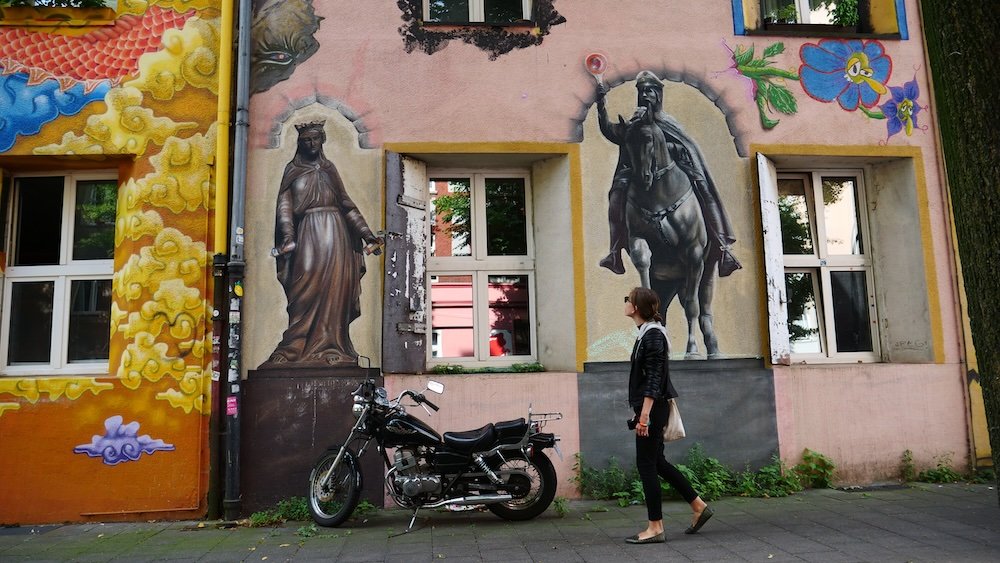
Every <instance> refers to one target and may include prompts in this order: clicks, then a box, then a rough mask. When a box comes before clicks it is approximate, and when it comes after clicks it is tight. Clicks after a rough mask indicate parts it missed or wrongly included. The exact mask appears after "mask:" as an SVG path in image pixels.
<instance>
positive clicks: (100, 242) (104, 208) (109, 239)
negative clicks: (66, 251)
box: [73, 180, 118, 260]
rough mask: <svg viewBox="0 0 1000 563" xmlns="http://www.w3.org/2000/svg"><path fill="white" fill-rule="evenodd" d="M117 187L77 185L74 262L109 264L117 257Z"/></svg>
mask: <svg viewBox="0 0 1000 563" xmlns="http://www.w3.org/2000/svg"><path fill="white" fill-rule="evenodd" d="M117 204H118V184H117V183H116V182H114V181H109V180H98V181H87V182H77V184H76V220H75V222H74V224H73V259H74V260H110V259H112V258H114V254H115V207H116V206H117Z"/></svg>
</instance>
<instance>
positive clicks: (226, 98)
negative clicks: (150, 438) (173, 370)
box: [208, 2, 235, 520]
mask: <svg viewBox="0 0 1000 563" xmlns="http://www.w3.org/2000/svg"><path fill="white" fill-rule="evenodd" d="M221 9H222V13H221V14H220V20H221V23H220V24H219V72H218V76H219V93H218V102H217V108H216V117H215V125H216V128H215V133H216V136H215V182H216V183H215V216H214V218H213V219H214V221H215V224H214V232H213V235H212V241H213V242H212V248H213V249H214V250H215V252H216V254H215V255H214V256H213V257H212V258H213V259H212V280H213V289H212V296H213V303H212V384H211V385H212V394H211V397H212V399H213V401H214V402H213V404H212V408H211V410H210V412H211V415H210V416H209V422H208V435H209V439H210V442H209V444H210V445H209V461H208V465H209V473H208V517H209V518H210V519H212V520H215V519H218V518H221V517H222V486H223V481H222V475H223V471H222V468H221V465H222V459H223V458H222V451H223V449H224V443H223V435H224V434H223V429H222V414H221V413H222V407H223V405H224V404H225V402H224V401H222V400H221V395H222V385H221V383H220V377H219V374H220V366H221V364H222V359H223V358H225V357H226V353H225V348H224V347H223V346H222V335H223V333H224V332H225V328H226V323H225V318H224V317H223V315H222V311H225V310H226V284H225V281H226V280H225V271H226V255H225V254H223V251H224V249H225V248H227V247H228V246H229V238H228V236H227V235H228V233H229V223H228V219H229V214H228V212H227V210H228V209H229V186H230V183H229V157H230V153H229V133H230V128H229V120H230V113H231V112H232V107H233V104H232V97H233V93H232V92H233V89H232V78H233V26H234V15H235V10H234V9H233V3H232V2H222V5H221Z"/></svg>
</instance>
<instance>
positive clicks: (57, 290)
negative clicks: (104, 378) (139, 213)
mask: <svg viewBox="0 0 1000 563" xmlns="http://www.w3.org/2000/svg"><path fill="white" fill-rule="evenodd" d="M60 176H61V177H62V178H63V209H62V218H61V223H62V224H61V227H60V228H61V232H60V252H59V264H52V265H43V266H14V265H11V264H13V261H14V256H15V255H16V248H15V245H16V244H17V243H18V241H16V240H15V235H16V232H15V225H16V224H17V222H18V221H19V220H20V218H18V217H17V216H16V213H17V209H18V197H19V192H20V189H19V188H18V186H17V183H18V180H20V179H22V178H32V177H36V178H37V177H60ZM88 180H112V181H114V182H116V183H117V181H118V174H117V172H115V171H95V172H90V171H87V172H65V173H53V172H36V173H24V174H16V175H14V176H13V177H12V178H11V184H10V186H11V190H12V194H11V195H10V197H11V200H10V202H11V205H10V206H9V208H8V217H7V222H6V224H7V225H8V227H7V236H6V237H5V240H6V241H7V248H6V250H7V257H8V258H7V261H8V265H7V266H6V269H5V271H4V273H3V294H2V298H3V302H2V313H3V314H2V325H0V376H5V375H6V376H10V375H17V376H22V375H95V374H107V373H108V372H109V361H108V360H107V359H98V360H86V361H76V362H72V363H71V362H69V361H68V355H69V349H68V342H69V316H70V310H69V309H70V306H71V303H70V291H71V289H72V282H74V281H86V280H110V279H112V277H113V274H114V260H113V259H109V260H74V259H73V258H72V256H71V254H72V249H73V231H74V226H75V220H76V215H75V214H76V193H77V190H76V185H77V183H78V182H81V181H88ZM5 197H6V196H5ZM40 281H52V282H54V291H53V297H52V301H53V310H52V344H51V348H50V350H49V360H50V361H49V362H48V363H32V364H19V365H8V357H9V350H8V348H9V346H10V322H11V319H10V314H11V299H12V294H13V286H14V284H15V283H19V282H40ZM108 337H109V338H110V335H109V336H108Z"/></svg>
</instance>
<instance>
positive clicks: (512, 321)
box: [487, 274, 532, 356]
mask: <svg viewBox="0 0 1000 563" xmlns="http://www.w3.org/2000/svg"><path fill="white" fill-rule="evenodd" d="M487 291H488V292H489V300H490V312H489V315H490V356H510V355H515V356H528V355H531V353H532V352H531V322H530V320H531V317H530V314H529V308H528V306H529V298H530V295H529V292H530V289H529V286H528V276H527V275H499V274H498V275H491V276H489V281H488V288H487Z"/></svg>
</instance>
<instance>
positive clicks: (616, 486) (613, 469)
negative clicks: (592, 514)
mask: <svg viewBox="0 0 1000 563" xmlns="http://www.w3.org/2000/svg"><path fill="white" fill-rule="evenodd" d="M573 470H574V471H575V475H574V476H573V477H571V478H570V480H571V481H573V482H574V483H576V486H577V488H578V489H579V490H580V494H581V495H583V496H584V497H587V498H592V499H599V500H617V499H618V498H619V497H618V496H616V494H617V493H626V492H628V493H630V492H631V491H632V483H633V481H636V480H638V479H639V474H638V472H637V471H636V470H635V469H630V470H628V471H625V470H624V469H622V467H621V465H619V463H618V460H617V459H615V458H614V457H612V458H611V459H610V460H609V461H608V467H607V468H606V469H596V468H594V467H588V466H587V464H586V463H585V462H584V460H583V454H576V462H575V463H574V464H573Z"/></svg>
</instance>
